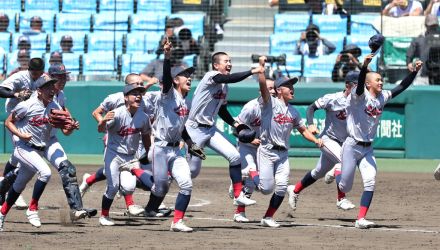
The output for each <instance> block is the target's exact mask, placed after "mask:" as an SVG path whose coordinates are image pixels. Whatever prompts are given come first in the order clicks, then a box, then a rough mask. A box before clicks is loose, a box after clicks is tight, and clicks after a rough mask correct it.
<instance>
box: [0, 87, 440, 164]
mask: <svg viewBox="0 0 440 250" xmlns="http://www.w3.org/2000/svg"><path fill="white" fill-rule="evenodd" d="M196 84H197V82H193V87H192V92H193V91H194V90H195V88H196ZM229 87H230V88H229V97H228V103H229V107H228V108H229V110H230V112H231V113H232V114H233V115H234V116H235V115H237V114H238V113H239V111H240V109H241V107H242V106H243V105H244V103H245V102H247V101H249V100H251V99H253V98H256V97H257V96H258V94H259V93H258V84H257V83H256V82H252V81H247V82H243V83H237V84H231V85H229ZM343 87H344V86H343V84H329V83H326V84H309V85H307V84H303V83H301V84H298V85H296V87H295V100H294V101H293V104H294V105H295V106H296V107H297V109H298V110H299V111H300V113H301V115H302V117H303V118H304V119H305V109H306V107H307V106H308V105H309V104H310V103H312V102H313V101H314V100H316V99H317V98H319V97H321V96H323V95H324V94H327V93H333V92H337V91H341V90H342V89H343ZM392 87H393V85H386V88H387V89H390V88H392ZM121 90H122V83H121V82H87V83H86V82H71V83H68V84H67V86H66V90H65V93H66V96H67V106H68V108H69V109H70V111H71V113H72V115H73V116H74V117H75V118H76V119H78V120H79V121H80V124H81V128H80V130H78V131H75V132H74V133H73V134H72V135H70V136H64V135H62V134H61V133H60V132H59V136H58V138H59V139H60V142H61V144H62V145H63V147H64V149H65V151H66V152H67V153H68V154H69V153H70V154H101V153H102V152H103V150H104V147H103V143H102V140H101V139H102V137H103V134H100V133H98V132H97V123H96V121H95V120H94V118H93V117H92V115H91V113H92V111H93V110H94V109H95V108H96V107H98V105H99V104H100V103H101V101H102V100H103V99H104V98H105V97H106V96H107V95H109V94H112V93H115V92H118V91H121ZM439 94H440V86H411V87H410V88H409V89H408V90H406V91H405V92H404V93H402V94H401V95H400V96H399V97H398V98H396V99H395V100H392V101H391V102H390V103H389V104H388V105H387V106H386V107H385V111H384V113H383V116H382V119H381V123H380V125H379V127H378V133H377V134H378V137H377V139H376V140H375V142H374V148H375V150H376V156H378V157H393V158H403V157H404V158H419V159H422V158H426V159H440V149H439V147H438V141H440V133H438V126H439V124H440V112H439V110H438V109H437V107H438V104H439V99H438V96H439ZM189 96H192V93H190V95H189ZM0 105H3V106H4V99H1V100H0ZM315 118H316V119H317V122H318V125H319V126H321V127H322V126H323V124H322V123H323V118H324V112H323V111H318V112H317V113H316V116H315ZM5 119H6V114H5V113H4V112H1V116H0V120H1V122H2V123H3V121H4V120H5ZM217 127H218V128H219V129H220V130H222V131H224V133H225V134H226V136H227V138H228V139H230V140H231V141H235V138H234V137H233V136H232V135H231V130H230V127H229V126H227V125H225V124H224V123H223V121H222V120H220V119H219V120H218V121H217ZM3 128H4V126H3ZM8 133H9V132H6V129H5V128H4V129H2V131H1V132H0V136H1V140H0V153H10V152H11V150H12V147H11V143H10V138H9V135H8ZM290 144H291V147H292V148H291V150H290V151H289V153H290V155H292V156H317V155H319V151H318V150H317V149H316V148H315V147H314V145H313V144H311V143H309V142H307V141H305V140H304V139H303V138H301V136H300V135H298V134H297V133H294V134H293V136H292V137H291V140H290Z"/></svg>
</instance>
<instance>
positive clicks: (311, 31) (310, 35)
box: [306, 30, 318, 41]
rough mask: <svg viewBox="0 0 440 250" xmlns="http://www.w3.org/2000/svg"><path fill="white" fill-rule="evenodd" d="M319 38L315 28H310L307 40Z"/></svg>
mask: <svg viewBox="0 0 440 250" xmlns="http://www.w3.org/2000/svg"><path fill="white" fill-rule="evenodd" d="M317 38H318V35H317V34H316V32H315V30H308V31H307V32H306V40H307V41H315V40H316V39H317Z"/></svg>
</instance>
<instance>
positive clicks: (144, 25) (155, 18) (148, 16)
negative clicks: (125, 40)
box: [131, 12, 166, 31]
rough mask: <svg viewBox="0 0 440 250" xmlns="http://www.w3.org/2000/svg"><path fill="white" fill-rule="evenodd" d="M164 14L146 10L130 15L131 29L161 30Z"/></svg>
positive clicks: (162, 28) (163, 27)
mask: <svg viewBox="0 0 440 250" xmlns="http://www.w3.org/2000/svg"><path fill="white" fill-rule="evenodd" d="M165 20H166V15H165V14H163V13H154V12H146V13H143V14H136V15H133V16H132V23H131V30H132V31H163V30H164V29H165Z"/></svg>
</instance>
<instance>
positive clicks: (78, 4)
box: [62, 0, 98, 14]
mask: <svg viewBox="0 0 440 250" xmlns="http://www.w3.org/2000/svg"><path fill="white" fill-rule="evenodd" d="M97 1H98V0H63V5H62V12H64V13H72V12H74V13H78V12H84V13H90V14H92V13H96V6H97Z"/></svg>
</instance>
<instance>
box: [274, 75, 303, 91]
mask: <svg viewBox="0 0 440 250" xmlns="http://www.w3.org/2000/svg"><path fill="white" fill-rule="evenodd" d="M297 82H298V77H296V76H295V77H292V78H290V79H289V78H288V77H287V76H280V77H278V78H277V79H276V80H275V88H279V87H281V86H286V87H287V86H288V85H292V86H293V85H295V83H297Z"/></svg>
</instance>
